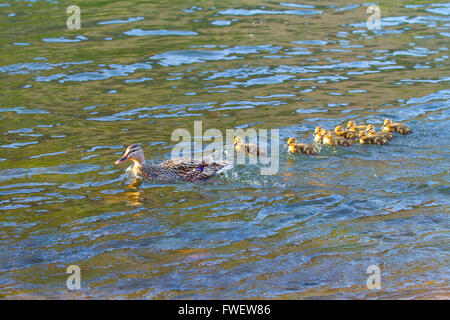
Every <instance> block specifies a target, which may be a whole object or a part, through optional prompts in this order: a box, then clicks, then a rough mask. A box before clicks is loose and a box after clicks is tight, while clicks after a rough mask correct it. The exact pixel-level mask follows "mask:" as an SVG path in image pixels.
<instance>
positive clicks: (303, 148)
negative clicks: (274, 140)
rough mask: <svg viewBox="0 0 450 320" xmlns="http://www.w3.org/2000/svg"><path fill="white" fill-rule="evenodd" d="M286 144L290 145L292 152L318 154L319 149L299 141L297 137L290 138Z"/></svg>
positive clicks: (289, 148)
mask: <svg viewBox="0 0 450 320" xmlns="http://www.w3.org/2000/svg"><path fill="white" fill-rule="evenodd" d="M286 146H288V150H289V152H290V153H303V154H318V153H319V150H317V148H316V147H314V146H312V145H309V144H306V143H297V139H295V138H289V139H288V141H287V143H286Z"/></svg>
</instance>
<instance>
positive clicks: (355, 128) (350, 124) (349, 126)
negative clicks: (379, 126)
mask: <svg viewBox="0 0 450 320" xmlns="http://www.w3.org/2000/svg"><path fill="white" fill-rule="evenodd" d="M366 129H367V125H365V124H361V125H357V124H356V122H355V121H349V122H348V123H347V130H352V131H364V130H366Z"/></svg>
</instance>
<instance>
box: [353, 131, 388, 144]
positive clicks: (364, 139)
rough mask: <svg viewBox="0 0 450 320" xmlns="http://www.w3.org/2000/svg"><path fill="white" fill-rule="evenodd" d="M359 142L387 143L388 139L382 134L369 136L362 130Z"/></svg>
mask: <svg viewBox="0 0 450 320" xmlns="http://www.w3.org/2000/svg"><path fill="white" fill-rule="evenodd" d="M359 143H361V144H377V145H387V144H388V141H387V139H385V138H383V137H382V136H377V135H375V136H372V137H369V135H368V134H367V133H366V132H365V131H361V132H360V133H359Z"/></svg>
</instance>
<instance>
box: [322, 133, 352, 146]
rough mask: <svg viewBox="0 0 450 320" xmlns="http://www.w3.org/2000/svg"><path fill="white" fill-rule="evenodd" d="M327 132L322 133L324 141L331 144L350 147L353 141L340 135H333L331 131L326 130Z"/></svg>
mask: <svg viewBox="0 0 450 320" xmlns="http://www.w3.org/2000/svg"><path fill="white" fill-rule="evenodd" d="M324 131H325V132H324V133H323V134H322V143H324V144H327V145H330V146H345V147H348V146H350V145H351V144H352V143H351V141H349V140H347V139H345V138H343V137H340V136H337V135H336V136H332V135H331V133H330V131H328V130H324Z"/></svg>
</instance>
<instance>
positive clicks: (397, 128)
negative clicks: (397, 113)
mask: <svg viewBox="0 0 450 320" xmlns="http://www.w3.org/2000/svg"><path fill="white" fill-rule="evenodd" d="M382 129H383V131H385V132H397V133H400V134H403V135H405V134H410V133H411V132H412V131H411V129H410V128H409V127H408V126H407V125H406V124H402V123H392V120H391V119H386V120H384V123H383V127H382Z"/></svg>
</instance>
